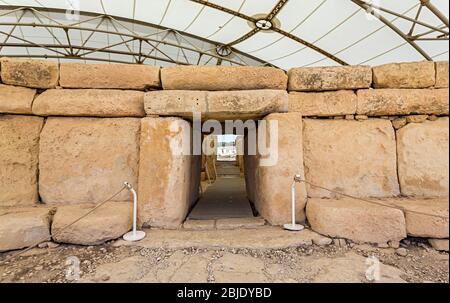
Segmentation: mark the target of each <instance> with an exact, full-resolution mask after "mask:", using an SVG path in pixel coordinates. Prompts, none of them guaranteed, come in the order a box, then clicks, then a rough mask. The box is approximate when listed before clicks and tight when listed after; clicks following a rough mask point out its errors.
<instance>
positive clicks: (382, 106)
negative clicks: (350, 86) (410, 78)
mask: <svg viewBox="0 0 450 303" xmlns="http://www.w3.org/2000/svg"><path fill="white" fill-rule="evenodd" d="M357 95H358V110H357V113H358V115H367V116H385V115H386V116H388V115H411V114H424V115H425V114H428V115H448V107H449V102H448V97H449V96H448V89H371V90H359V91H358V92H357Z"/></svg>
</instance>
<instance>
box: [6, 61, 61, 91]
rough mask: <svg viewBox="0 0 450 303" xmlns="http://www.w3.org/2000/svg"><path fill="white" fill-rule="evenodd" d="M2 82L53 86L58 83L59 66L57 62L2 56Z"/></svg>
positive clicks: (33, 86)
mask: <svg viewBox="0 0 450 303" xmlns="http://www.w3.org/2000/svg"><path fill="white" fill-rule="evenodd" d="M0 62H1V76H2V82H3V83H5V84H10V85H17V86H27V87H32V88H54V87H56V86H57V85H58V79H59V66H58V63H57V62H52V61H45V60H29V59H16V58H2V59H1V60H0Z"/></svg>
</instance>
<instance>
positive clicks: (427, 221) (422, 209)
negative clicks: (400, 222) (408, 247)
mask: <svg viewBox="0 0 450 303" xmlns="http://www.w3.org/2000/svg"><path fill="white" fill-rule="evenodd" d="M388 203H389V204H391V205H394V206H395V207H398V208H400V209H402V210H403V212H404V213H405V218H406V231H407V233H408V235H409V236H412V237H423V238H438V239H442V238H448V234H449V232H448V229H449V225H448V208H449V201H448V198H439V199H390V200H388Z"/></svg>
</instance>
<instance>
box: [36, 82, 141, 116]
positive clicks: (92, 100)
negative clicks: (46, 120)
mask: <svg viewBox="0 0 450 303" xmlns="http://www.w3.org/2000/svg"><path fill="white" fill-rule="evenodd" d="M33 113H34V114H35V115H40V116H76V117H83V116H87V117H89V116H93V117H144V116H145V111H144V93H143V92H137V91H123V90H100V89H51V90H47V91H45V92H44V93H42V94H41V95H39V96H38V97H37V98H36V100H35V101H34V103H33Z"/></svg>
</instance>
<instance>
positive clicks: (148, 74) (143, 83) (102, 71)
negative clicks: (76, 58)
mask: <svg viewBox="0 0 450 303" xmlns="http://www.w3.org/2000/svg"><path fill="white" fill-rule="evenodd" d="M60 69H61V71H60V74H61V76H60V79H59V84H60V85H61V86H62V87H64V88H108V89H109V88H113V89H114V88H115V89H136V90H147V89H155V88H158V87H160V86H161V81H160V79H159V70H160V68H159V66H150V65H137V64H80V63H62V64H61V67H60Z"/></svg>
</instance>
